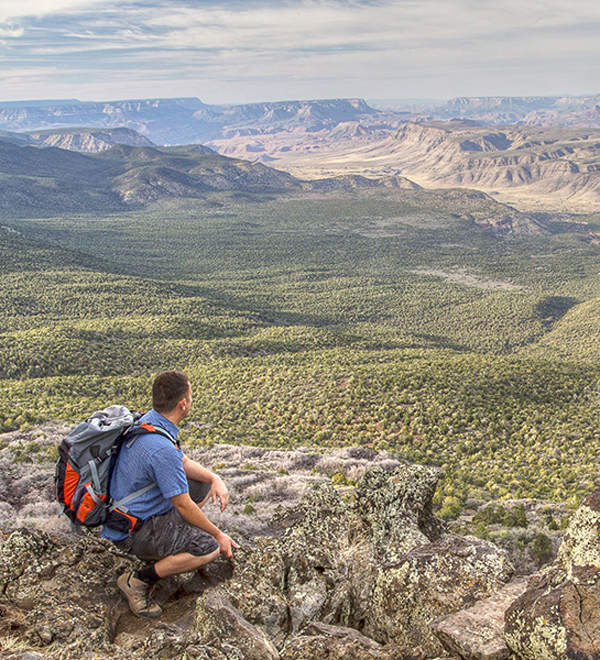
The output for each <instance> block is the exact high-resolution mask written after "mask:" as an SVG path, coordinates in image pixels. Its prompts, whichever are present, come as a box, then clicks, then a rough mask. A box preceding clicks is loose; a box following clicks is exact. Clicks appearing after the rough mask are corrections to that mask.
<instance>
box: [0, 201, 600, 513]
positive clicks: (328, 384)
mask: <svg viewBox="0 0 600 660" xmlns="http://www.w3.org/2000/svg"><path fill="white" fill-rule="evenodd" d="M394 195H395V194H394V193H383V192H381V191H380V192H379V193H378V196H374V195H373V194H371V193H369V194H367V193H361V194H358V193H357V194H356V195H355V196H352V195H347V196H345V197H344V196H339V194H338V195H337V196H331V195H328V196H322V197H321V198H319V199H317V198H315V197H306V198H304V199H300V198H297V197H296V198H294V197H286V198H282V199H277V200H269V199H265V198H247V199H246V200H236V199H235V198H234V197H232V196H226V195H220V196H215V197H213V198H211V199H210V200H208V201H206V200H205V201H202V200H195V201H193V202H192V201H188V202H186V203H181V202H180V203H178V204H175V203H171V204H163V205H162V206H160V207H158V206H157V207H155V208H154V209H153V210H151V211H147V212H145V213H143V214H142V213H130V214H127V215H112V216H107V217H86V216H72V217H62V218H46V219H35V220H18V221H16V220H15V221H11V220H10V219H7V220H3V223H4V224H5V225H6V226H10V227H11V228H14V229H16V230H18V231H19V232H22V234H16V233H14V232H10V233H9V232H7V231H6V230H0V291H1V292H2V295H1V296H0V431H6V430H11V429H15V428H23V429H27V428H30V427H31V426H33V425H35V424H38V423H40V422H43V421H46V420H48V419H64V420H68V421H72V422H74V421H76V420H78V419H81V418H82V417H83V416H85V414H86V413H87V412H88V411H89V410H90V409H93V408H97V407H99V406H104V405H106V404H107V403H111V402H123V403H127V404H129V405H130V406H132V407H136V408H140V409H143V408H146V407H147V406H148V405H149V401H148V389H149V383H150V380H151V375H152V374H153V373H156V372H157V371H159V370H161V369H165V368H179V369H185V370H187V371H188V372H189V373H190V375H191V377H192V380H193V383H194V390H195V410H194V413H193V416H192V418H191V420H190V424H189V426H188V428H187V429H186V440H187V442H188V443H190V444H191V445H196V446H200V445H210V444H212V443H216V442H228V443H243V444H253V445H264V446H269V447H285V448H292V447H298V446H308V445H318V446H321V447H323V446H346V445H348V446H350V445H361V446H367V447H373V448H377V449H389V450H390V451H393V452H397V453H398V455H399V456H400V457H401V458H404V459H406V460H410V461H416V462H421V463H426V464H433V465H439V466H441V467H443V468H444V471H445V478H444V480H443V486H442V489H441V490H440V493H439V495H438V498H439V499H438V504H439V505H440V506H441V507H442V508H444V507H445V508H446V513H447V514H448V517H453V515H454V514H455V512H456V511H457V510H458V509H457V507H460V506H462V504H463V503H464V502H465V500H466V499H467V498H468V497H476V498H480V499H489V498H508V497H535V498H544V499H555V500H568V499H569V498H571V500H572V501H574V500H575V499H576V498H579V497H581V496H583V495H584V494H586V493H587V492H589V490H591V489H592V488H593V487H594V486H595V485H596V486H598V485H600V475H599V473H598V469H597V465H598V455H599V453H600V424H599V422H600V365H599V364H598V362H597V358H598V356H599V352H600V349H599V348H598V346H599V345H600V343H599V342H598V339H599V335H600V332H599V330H600V311H599V303H598V301H599V300H600V281H599V278H598V276H597V274H598V272H600V247H599V246H598V245H597V244H595V243H594V242H593V241H589V240H587V238H586V237H587V234H583V233H581V231H578V232H573V225H569V224H568V223H567V224H565V223H562V224H560V223H558V222H556V223H554V224H552V223H551V222H549V221H548V224H549V226H550V227H551V228H552V229H553V231H554V233H551V234H549V235H547V236H529V237H504V238H501V237H498V236H495V235H493V234H491V233H489V232H484V231H481V230H480V229H477V228H476V227H475V226H474V225H473V223H472V222H471V221H470V220H469V219H461V218H460V217H456V216H457V215H460V214H456V213H455V210H456V209H455V208H449V209H448V210H446V211H444V209H443V208H440V207H439V204H438V206H437V207H435V208H430V209H427V208H424V207H419V206H416V205H415V204H414V203H413V204H412V205H411V204H410V203H408V202H407V201H406V199H405V198H403V197H402V196H400V197H396V196H394ZM253 199H254V201H252V200H253ZM453 213H454V215H452V214H453ZM589 220H590V222H591V223H592V224H590V225H588V227H587V230H594V229H595V228H596V226H595V225H594V222H595V220H594V218H590V219H589ZM583 239H586V240H583Z"/></svg>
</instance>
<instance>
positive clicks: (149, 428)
mask: <svg viewBox="0 0 600 660" xmlns="http://www.w3.org/2000/svg"><path fill="white" fill-rule="evenodd" d="M146 433H156V434H158V435H162V436H163V438H167V440H170V441H171V442H172V443H173V444H174V445H175V446H176V447H177V448H180V447H181V445H180V444H179V442H178V441H177V440H176V439H175V438H174V437H173V436H172V435H171V434H170V433H169V432H168V431H165V429H163V428H161V427H160V426H154V424H138V425H137V426H134V427H133V428H132V429H131V431H129V432H128V433H127V441H126V442H125V446H126V447H127V448H129V447H131V445H132V444H133V443H134V442H135V439H136V438H137V437H138V436H140V435H144V434H146Z"/></svg>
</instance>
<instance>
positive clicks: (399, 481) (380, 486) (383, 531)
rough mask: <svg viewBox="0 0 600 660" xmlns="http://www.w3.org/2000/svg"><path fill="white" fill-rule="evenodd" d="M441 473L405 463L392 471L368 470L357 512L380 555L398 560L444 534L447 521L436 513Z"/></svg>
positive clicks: (388, 559) (358, 500)
mask: <svg viewBox="0 0 600 660" xmlns="http://www.w3.org/2000/svg"><path fill="white" fill-rule="evenodd" d="M440 474H441V472H440V470H438V469H436V468H431V467H425V466H423V465H402V466H400V467H397V468H396V469H395V470H394V471H393V472H391V473H390V472H386V471H385V470H383V469H382V468H381V467H374V468H371V469H370V470H368V471H367V472H366V473H365V476H364V477H363V479H362V480H361V482H360V483H359V485H358V487H357V489H356V494H355V501H356V511H357V513H358V515H359V516H360V517H361V518H362V519H363V520H364V521H365V522H366V523H367V524H368V525H369V527H370V530H371V535H372V541H373V545H374V549H375V552H376V554H377V556H378V557H380V558H383V559H384V560H385V561H386V562H388V563H390V562H394V561H396V560H397V559H398V557H400V556H401V555H403V554H405V553H406V552H408V551H409V550H412V549H413V548H415V547H417V546H419V545H423V544H425V543H429V542H430V541H435V540H436V539H438V538H439V537H440V535H441V534H442V532H443V531H444V524H443V523H442V521H441V520H439V519H438V518H436V517H435V516H434V515H433V496H434V494H435V489H436V486H437V482H438V480H439V478H440Z"/></svg>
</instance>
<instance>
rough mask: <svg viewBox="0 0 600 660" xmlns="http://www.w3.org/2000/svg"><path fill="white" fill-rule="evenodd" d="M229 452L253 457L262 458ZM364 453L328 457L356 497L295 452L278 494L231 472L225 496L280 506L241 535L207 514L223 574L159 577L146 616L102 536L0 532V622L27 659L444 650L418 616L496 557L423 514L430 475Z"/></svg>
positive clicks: (467, 601) (497, 563)
mask: <svg viewBox="0 0 600 660" xmlns="http://www.w3.org/2000/svg"><path fill="white" fill-rule="evenodd" d="M228 451H229V454H227V456H229V459H228V460H233V459H232V458H231V457H232V456H234V455H235V456H237V454H236V453H235V452H234V453H231V452H233V449H230V450H228ZM237 451H238V450H237V449H236V452H237ZM244 451H245V452H246V453H247V454H248V455H249V456H250V454H249V452H251V455H252V457H253V460H264V461H266V460H267V455H266V454H265V451H264V450H260V449H258V448H252V449H245V450H244ZM255 454H256V455H255ZM278 454H280V455H278V457H277V460H278V461H281V460H282V456H283V454H285V456H283V458H285V460H286V461H287V460H288V459H289V464H290V465H292V463H293V460H292V458H293V457H292V458H290V457H288V454H287V453H285V452H279V453H278ZM290 454H294V455H295V453H294V452H291V453H290ZM367 454H368V456H369V457H371V458H369V459H368V460H371V459H372V460H373V461H374V463H373V465H371V466H369V465H368V461H367V458H365V456H366V455H365V452H364V451H362V450H361V453H360V456H358V454H357V455H356V456H354V455H353V456H349V455H348V456H341V455H340V456H336V457H335V461H334V463H335V465H337V464H338V463H340V461H342V462H343V463H344V461H345V463H344V465H346V466H348V465H350V463H352V465H351V466H350V467H349V468H348V469H352V470H355V472H353V473H352V474H353V475H355V476H359V472H360V474H362V473H364V479H363V481H361V482H360V484H359V486H358V488H357V489H356V491H352V490H351V489H349V488H341V489H336V488H334V487H333V486H332V484H331V483H330V482H329V481H328V480H326V479H325V478H324V477H323V476H315V475H313V474H311V473H310V465H313V464H314V460H313V458H314V457H312V455H311V456H309V455H308V454H306V453H302V455H301V456H300V458H298V459H297V460H296V459H294V460H296V462H297V463H298V464H299V465H302V466H303V467H302V469H303V470H305V472H306V474H305V475H304V476H303V477H302V479H303V481H302V488H300V489H298V488H296V489H294V488H287V487H286V488H284V486H285V484H283V485H282V483H281V482H282V480H285V478H286V477H285V476H282V475H277V474H276V473H275V472H273V471H271V472H265V474H269V475H271V477H270V478H269V479H266V478H262V477H261V479H259V480H257V471H256V470H251V471H246V472H244V471H243V470H239V469H236V470H235V471H233V468H232V471H231V475H233V474H235V475H237V476H236V477H235V479H234V483H235V488H239V489H241V488H242V485H243V484H250V485H249V486H248V490H246V491H242V490H239V491H238V493H241V492H245V493H247V494H248V496H250V495H252V497H253V498H254V495H256V494H257V493H258V492H259V491H257V490H256V489H257V488H260V489H265V488H267V486H266V485H265V484H270V486H269V488H271V489H272V493H271V494H272V495H273V496H272V497H271V498H270V499H271V500H273V501H279V502H281V503H283V504H282V506H281V507H280V509H279V510H278V511H277V513H276V515H274V516H272V515H271V513H269V515H268V516H266V515H265V514H264V512H261V515H260V517H259V516H258V514H257V516H256V519H255V520H251V521H250V522H251V523H252V524H250V523H249V525H248V526H247V527H243V526H241V527H240V525H241V523H242V522H243V517H242V516H241V515H238V514H235V515H234V516H233V517H232V516H231V515H230V517H229V518H227V517H226V516H225V517H223V518H220V519H219V520H218V523H219V525H220V526H221V527H222V528H223V529H224V530H226V531H227V530H230V531H232V535H233V537H234V538H235V539H236V540H238V541H240V542H241V543H242V546H243V549H242V550H239V551H236V553H235V559H234V562H233V564H232V565H230V564H229V562H227V561H225V560H223V559H222V560H220V561H217V562H215V563H213V564H211V565H210V566H207V567H205V568H204V569H202V570H201V571H200V572H197V573H191V574H186V575H184V576H178V577H174V578H169V579H166V580H162V581H161V582H160V583H159V591H158V593H157V597H158V600H159V601H160V602H161V603H163V604H164V606H165V607H164V609H165V613H164V615H163V617H161V618H160V619H158V620H145V621H142V620H140V619H135V617H133V615H132V614H131V613H130V612H129V608H128V606H127V603H126V601H125V600H124V599H123V597H122V595H121V594H120V592H119V591H118V589H117V587H116V578H117V576H118V575H119V574H120V573H122V572H124V571H126V570H132V569H134V568H137V567H138V566H140V563H139V562H138V561H137V560H134V559H133V558H132V557H128V556H126V555H124V554H122V553H121V552H119V551H118V550H117V549H116V547H115V546H114V545H112V544H110V543H109V542H106V541H101V540H99V539H98V538H97V537H95V536H94V535H85V536H83V537H75V536H73V535H70V534H68V533H66V532H59V531H53V532H52V533H50V534H45V533H43V532H40V531H30V532H27V531H24V530H19V531H17V532H14V533H12V534H10V535H8V534H7V535H5V536H1V535H0V589H1V590H2V591H1V595H0V626H2V627H3V628H4V629H10V630H11V633H10V634H11V640H12V641H15V642H18V643H21V642H22V643H23V644H24V646H23V650H24V652H28V653H29V652H31V653H38V654H39V655H40V658H43V660H88V658H89V660H92V659H95V658H103V657H106V658H111V660H126V659H127V660H141V659H142V658H161V659H163V660H175V658H182V657H186V658H188V659H192V658H198V659H199V660H209V659H210V660H263V659H266V660H273V659H274V658H277V657H278V654H279V653H283V652H285V653H289V654H295V655H290V656H289V657H297V658H300V657H306V658H310V657H312V656H311V653H312V654H313V655H314V654H315V653H316V651H315V649H321V652H322V653H326V654H328V656H329V657H330V658H332V660H333V659H334V658H338V657H339V658H346V660H349V659H350V658H354V657H356V658H357V660H358V658H362V657H365V658H380V659H381V660H388V658H389V660H391V659H392V658H398V659H400V660H408V659H409V658H410V659H411V660H414V659H415V658H423V659H425V658H427V659H431V658H433V657H435V656H438V655H439V657H444V655H445V654H444V651H443V649H442V647H441V645H440V644H439V643H438V642H437V640H436V639H435V638H434V637H433V636H432V633H431V630H430V628H429V623H430V622H431V621H432V620H433V619H437V618H438V617H440V616H441V615H444V614H448V613H450V612H454V611H456V609H459V608H461V607H466V606H469V605H471V604H473V603H474V602H475V601H476V600H477V599H480V598H484V597H486V596H488V595H490V593H491V592H493V591H494V590H495V589H497V588H499V587H500V586H501V585H502V584H503V583H504V582H506V581H507V579H508V578H509V576H510V566H509V563H508V561H507V560H506V554H505V553H504V552H501V551H499V550H498V549H497V548H495V547H494V546H492V545H491V544H490V543H487V542H485V541H479V540H477V539H473V538H462V537H459V536H457V535H455V534H447V533H446V532H445V528H444V525H443V524H442V523H441V522H440V521H439V520H438V519H437V518H436V517H435V516H434V515H433V513H432V498H433V494H434V491H435V487H436V483H437V479H438V476H439V472H438V471H437V470H435V469H432V468H422V467H419V466H408V465H399V463H398V461H397V460H394V461H391V460H389V459H387V458H386V459H385V460H382V459H381V457H379V458H378V456H377V455H375V454H373V452H371V453H369V452H367ZM308 458H310V461H308V462H307V459H308ZM300 459H302V460H300ZM316 460H319V461H321V462H322V463H323V465H325V463H326V457H318V456H317V457H316ZM359 463H360V464H359ZM286 464H287V463H286ZM273 475H275V477H274V476H273ZM290 478H291V480H292V481H294V480H296V481H294V483H299V481H298V477H297V475H294V476H292V477H290ZM353 478H354V477H353ZM232 479H233V477H232ZM250 489H255V490H250ZM260 492H261V493H262V490H260ZM296 492H297V493H299V496H298V498H297V499H296V500H293V501H291V500H290V498H291V495H292V494H293V493H296ZM300 495H301V496H300ZM265 497H266V495H265ZM253 501H254V502H257V500H256V499H253ZM265 501H266V500H265ZM273 509H274V504H273V503H271V508H270V509H269V511H270V512H272V511H273ZM209 513H210V511H209ZM258 518H260V519H258ZM230 523H231V524H232V525H233V523H235V525H234V527H231V526H229V525H230ZM199 593H200V594H201V596H200V597H199V598H198V594H199ZM0 633H1V630H0ZM366 636H369V638H370V639H369V638H367V637H366ZM351 642H352V643H351ZM359 651H360V653H362V656H361V655H356V654H357V653H359ZM353 654H354V655H353ZM315 657H317V656H315ZM323 657H327V656H326V655H323Z"/></svg>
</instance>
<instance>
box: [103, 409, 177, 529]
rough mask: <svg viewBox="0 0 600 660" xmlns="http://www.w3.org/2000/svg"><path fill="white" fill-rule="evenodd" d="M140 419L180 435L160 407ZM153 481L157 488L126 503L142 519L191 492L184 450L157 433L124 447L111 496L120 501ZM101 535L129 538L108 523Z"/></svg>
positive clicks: (165, 508)
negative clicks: (173, 498) (185, 467)
mask: <svg viewBox="0 0 600 660" xmlns="http://www.w3.org/2000/svg"><path fill="white" fill-rule="evenodd" d="M140 423H146V424H152V425H153V426H158V427H160V428H162V429H164V430H165V431H167V433H169V435H171V436H172V437H173V438H174V439H177V434H178V433H179V429H178V428H177V426H175V424H173V422H171V421H170V420H168V419H167V418H166V417H165V416H164V415H161V414H160V413H159V412H156V410H151V411H150V412H148V413H146V414H145V415H144V416H143V417H142V419H141V420H140ZM149 484H155V485H156V488H153V489H152V490H148V491H147V492H145V493H142V494H141V495H140V496H139V497H136V498H135V499H133V500H131V501H130V502H128V503H127V505H126V506H127V508H128V509H129V513H130V514H131V515H132V516H136V517H137V518H140V519H141V520H147V519H148V518H150V516H156V515H162V514H164V513H167V512H168V511H170V510H171V509H172V508H173V503H172V502H171V500H170V498H171V497H175V495H181V494H182V493H187V492H188V483H187V478H186V475H185V471H184V469H183V451H182V450H181V449H180V448H179V447H176V446H175V445H174V444H173V443H172V442H171V441H170V440H169V439H168V438H165V437H164V436H162V435H158V434H157V433H146V434H144V435H140V436H138V437H137V438H136V439H135V440H134V442H133V444H132V445H131V446H130V447H128V446H127V442H126V443H125V444H124V445H123V446H122V447H121V450H120V451H119V455H118V457H117V462H116V464H115V468H114V470H113V474H112V479H111V483H110V496H111V497H112V498H113V499H114V500H115V501H118V500H120V499H122V498H124V497H127V496H128V495H131V494H132V493H135V492H136V491H137V490H140V489H142V488H144V487H145V486H148V485H149ZM101 536H102V537H103V538H105V539H110V540H112V541H118V540H120V539H124V538H127V534H126V533H124V532H117V531H115V530H113V529H109V528H108V527H104V529H103V530H102V533H101Z"/></svg>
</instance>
